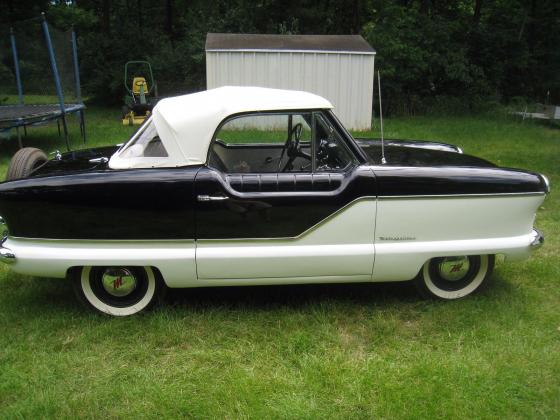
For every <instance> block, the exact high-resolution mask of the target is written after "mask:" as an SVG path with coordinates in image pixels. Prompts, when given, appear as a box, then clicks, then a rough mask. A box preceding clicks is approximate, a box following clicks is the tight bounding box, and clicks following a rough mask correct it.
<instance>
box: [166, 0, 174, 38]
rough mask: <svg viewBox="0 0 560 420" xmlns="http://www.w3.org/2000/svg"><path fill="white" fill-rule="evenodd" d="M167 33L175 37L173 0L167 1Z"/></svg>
mask: <svg viewBox="0 0 560 420" xmlns="http://www.w3.org/2000/svg"><path fill="white" fill-rule="evenodd" d="M165 32H167V34H168V35H169V36H172V35H173V0H165Z"/></svg>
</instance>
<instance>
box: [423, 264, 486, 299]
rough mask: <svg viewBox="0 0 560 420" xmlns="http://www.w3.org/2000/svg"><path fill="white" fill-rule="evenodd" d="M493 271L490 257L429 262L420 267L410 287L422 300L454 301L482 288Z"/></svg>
mask: <svg viewBox="0 0 560 420" xmlns="http://www.w3.org/2000/svg"><path fill="white" fill-rule="evenodd" d="M493 269H494V256H493V255H464V256H455V257H439V258H432V259H431V260H429V261H428V262H426V264H424V266H423V267H422V270H421V271H420V273H419V274H418V276H417V277H416V278H415V279H414V284H415V286H416V288H417V289H418V291H419V292H420V294H421V295H422V296H424V297H428V298H436V299H443V300H454V299H459V298H462V297H465V296H467V295H470V294H471V293H473V292H474V291H476V290H479V289H480V288H481V287H483V286H484V285H485V284H486V282H487V280H488V278H489V277H490V275H491V274H492V270H493Z"/></svg>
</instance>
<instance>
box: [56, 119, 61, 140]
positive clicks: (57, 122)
mask: <svg viewBox="0 0 560 420" xmlns="http://www.w3.org/2000/svg"><path fill="white" fill-rule="evenodd" d="M56 127H57V128H58V137H60V120H56Z"/></svg>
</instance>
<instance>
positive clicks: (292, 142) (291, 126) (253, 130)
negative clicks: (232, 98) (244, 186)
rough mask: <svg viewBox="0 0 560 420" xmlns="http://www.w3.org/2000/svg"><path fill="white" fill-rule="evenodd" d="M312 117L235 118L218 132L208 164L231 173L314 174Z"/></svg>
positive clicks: (260, 116) (284, 115)
mask: <svg viewBox="0 0 560 420" xmlns="http://www.w3.org/2000/svg"><path fill="white" fill-rule="evenodd" d="M311 115H312V114H311V113H310V112H309V113H285V114H249V115H242V116H240V117H235V118H232V119H230V120H228V121H226V122H225V123H224V124H223V125H222V126H221V127H220V129H219V130H218V132H217V133H216V138H215V139H214V142H213V143H212V147H211V150H210V154H209V158H208V163H209V165H210V166H212V167H214V168H216V169H219V170H221V171H223V172H227V173H247V172H253V173H276V172H311V156H312V153H311V147H312V135H311V121H312V117H311Z"/></svg>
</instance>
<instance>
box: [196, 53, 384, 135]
mask: <svg viewBox="0 0 560 420" xmlns="http://www.w3.org/2000/svg"><path fill="white" fill-rule="evenodd" d="M374 57H375V56H373V55H361V54H342V53H341V54H323V53H313V52H310V53H307V52H301V53H300V52H296V53H294V52H235V51H234V52H207V53H206V80H207V88H208V89H212V88H216V87H220V86H227V85H230V86H261V87H271V88H279V89H294V90H304V91H307V92H312V93H316V94H318V95H321V96H323V97H325V98H327V99H328V100H329V101H331V103H332V104H333V105H334V107H335V113H336V115H337V116H338V117H339V118H340V119H341V121H342V122H343V123H344V125H345V126H346V127H347V128H349V129H353V130H369V129H370V128H371V118H372V101H373V78H374Z"/></svg>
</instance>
